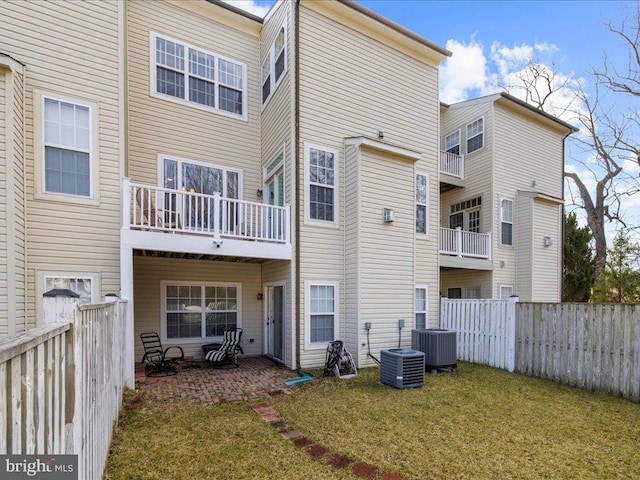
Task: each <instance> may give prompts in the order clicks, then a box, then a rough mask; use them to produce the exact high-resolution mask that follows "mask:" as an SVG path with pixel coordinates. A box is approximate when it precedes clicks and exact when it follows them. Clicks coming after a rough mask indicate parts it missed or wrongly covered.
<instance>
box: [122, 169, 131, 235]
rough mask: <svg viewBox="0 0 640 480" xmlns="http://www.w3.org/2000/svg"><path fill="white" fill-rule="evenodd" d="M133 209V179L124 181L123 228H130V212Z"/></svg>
mask: <svg viewBox="0 0 640 480" xmlns="http://www.w3.org/2000/svg"><path fill="white" fill-rule="evenodd" d="M130 211H131V181H130V180H129V179H128V178H125V179H124V180H123V181H122V228H124V229H125V230H129V223H130V221H129V212H130Z"/></svg>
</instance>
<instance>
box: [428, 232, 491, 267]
mask: <svg viewBox="0 0 640 480" xmlns="http://www.w3.org/2000/svg"><path fill="white" fill-rule="evenodd" d="M440 253H441V254H443V255H453V256H457V257H471V258H486V259H488V260H491V233H475V232H467V231H465V230H462V229H461V228H456V229H452V228H440Z"/></svg>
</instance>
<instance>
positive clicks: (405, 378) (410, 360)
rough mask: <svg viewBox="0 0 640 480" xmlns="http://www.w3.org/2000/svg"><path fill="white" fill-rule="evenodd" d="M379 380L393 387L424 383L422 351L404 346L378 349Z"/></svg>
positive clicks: (413, 385) (415, 385)
mask: <svg viewBox="0 0 640 480" xmlns="http://www.w3.org/2000/svg"><path fill="white" fill-rule="evenodd" d="M380 381H381V382H382V383H383V384H385V385H390V386H392V387H394V388H412V387H421V386H423V385H424V353H423V352H418V351H416V350H410V349H406V348H390V349H388V350H380Z"/></svg>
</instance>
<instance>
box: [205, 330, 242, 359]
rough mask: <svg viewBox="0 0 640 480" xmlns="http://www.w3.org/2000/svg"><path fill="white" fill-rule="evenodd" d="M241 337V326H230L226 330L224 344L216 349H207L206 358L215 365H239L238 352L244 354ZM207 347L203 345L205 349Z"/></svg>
mask: <svg viewBox="0 0 640 480" xmlns="http://www.w3.org/2000/svg"><path fill="white" fill-rule="evenodd" d="M241 338H242V329H241V328H230V329H229V330H227V331H226V332H224V341H223V342H222V344H221V345H220V346H219V347H218V348H216V349H212V350H208V351H206V352H205V356H204V359H205V360H206V361H208V362H211V363H212V364H213V366H214V367H219V366H232V367H238V366H239V365H238V360H237V359H236V355H237V354H238V353H243V354H244V351H243V350H242V347H241V346H240V339H241ZM205 347H207V346H206V345H205V346H203V349H205Z"/></svg>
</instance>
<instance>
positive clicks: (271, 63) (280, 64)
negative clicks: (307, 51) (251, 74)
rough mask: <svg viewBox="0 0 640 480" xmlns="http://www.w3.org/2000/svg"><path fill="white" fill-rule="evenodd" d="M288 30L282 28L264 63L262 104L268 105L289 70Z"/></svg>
mask: <svg viewBox="0 0 640 480" xmlns="http://www.w3.org/2000/svg"><path fill="white" fill-rule="evenodd" d="M286 34H287V32H286V28H285V26H284V25H283V26H282V27H280V30H279V31H278V34H277V35H276V38H275V39H274V40H273V43H272V44H271V46H270V47H269V51H268V52H267V55H266V57H265V59H264V61H263V62H262V103H263V104H264V103H266V102H267V100H269V98H271V94H272V93H273V92H275V90H276V88H277V86H278V84H279V82H280V79H281V78H282V76H283V74H284V72H285V70H286V69H287V48H286V45H287V42H286V38H287V36H286Z"/></svg>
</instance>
